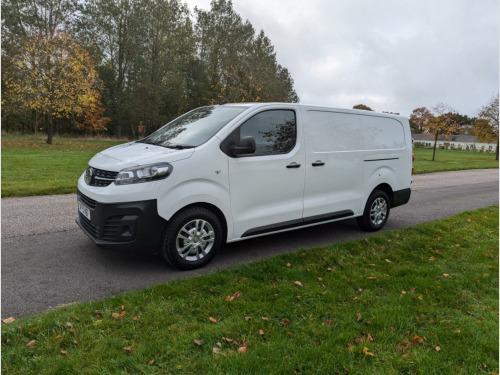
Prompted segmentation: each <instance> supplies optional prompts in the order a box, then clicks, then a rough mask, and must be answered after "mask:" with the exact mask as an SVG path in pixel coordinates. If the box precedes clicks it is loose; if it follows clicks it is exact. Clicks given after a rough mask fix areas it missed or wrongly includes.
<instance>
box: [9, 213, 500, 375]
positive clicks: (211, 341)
mask: <svg viewBox="0 0 500 375" xmlns="http://www.w3.org/2000/svg"><path fill="white" fill-rule="evenodd" d="M166 272H167V271H166ZM498 329H499V325H498V206H494V207H490V208H486V209H482V210H478V211H474V212H467V213H463V214H461V215H458V216H456V217H452V218H449V219H446V220H443V221H439V222H435V223H428V224H424V225H419V226H416V227H413V228H407V229H403V230H398V231H392V232H386V233H383V234H379V235H376V236H372V237H370V238H368V239H365V240H357V241H350V242H344V243H338V244H334V245H331V246H328V247H322V248H316V249H309V250H303V251H299V252H297V253H295V254H286V255H282V256H278V257H274V258H270V259H266V260H263V261H259V262H253V263H248V264H243V265H240V266H238V267H236V268H234V269H231V270H221V271H216V272H214V273H212V274H210V275H205V276H199V277H194V278H191V279H187V280H180V281H176V282H172V283H170V284H163V285H159V286H156V287H153V288H151V289H146V290H141V291H134V292H129V293H125V294H121V295H118V296H116V297H113V298H109V299H106V300H103V301H97V302H91V303H82V304H77V305H73V306H69V307H65V308H61V309H58V310H55V311H50V312H46V313H44V314H41V315H36V316H32V317H28V318H21V319H18V320H16V321H15V322H13V323H10V324H3V325H2V370H3V371H4V373H5V374H139V373H140V374H158V373H165V374H167V373H168V374H204V373H210V374H336V373H338V374H426V375H427V374H493V373H498Z"/></svg>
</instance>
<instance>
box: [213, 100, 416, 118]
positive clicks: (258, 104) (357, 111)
mask: <svg viewBox="0 0 500 375" xmlns="http://www.w3.org/2000/svg"><path fill="white" fill-rule="evenodd" d="M276 104H278V105H279V104H283V105H292V106H298V107H301V108H310V109H316V110H329V111H331V110H334V111H341V112H344V113H353V114H363V115H368V116H378V117H381V116H382V117H392V118H397V119H407V117H405V116H401V115H397V114H393V113H384V112H376V111H366V110H362V109H349V108H337V107H327V106H319V105H310V104H300V103H285V102H253V103H252V102H246V103H226V104H223V105H225V106H238V107H265V106H268V105H276Z"/></svg>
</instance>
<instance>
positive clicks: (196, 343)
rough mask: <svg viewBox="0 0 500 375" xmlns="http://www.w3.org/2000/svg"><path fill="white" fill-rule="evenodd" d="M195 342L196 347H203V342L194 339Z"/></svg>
mask: <svg viewBox="0 0 500 375" xmlns="http://www.w3.org/2000/svg"><path fill="white" fill-rule="evenodd" d="M193 342H194V344H195V345H198V346H201V340H196V339H194V341H193Z"/></svg>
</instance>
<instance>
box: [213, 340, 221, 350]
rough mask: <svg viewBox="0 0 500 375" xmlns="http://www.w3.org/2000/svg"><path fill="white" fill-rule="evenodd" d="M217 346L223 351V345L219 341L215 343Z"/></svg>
mask: <svg viewBox="0 0 500 375" xmlns="http://www.w3.org/2000/svg"><path fill="white" fill-rule="evenodd" d="M215 345H217V347H218V348H221V349H222V344H221V343H220V342H219V341H217V342H216V343H215Z"/></svg>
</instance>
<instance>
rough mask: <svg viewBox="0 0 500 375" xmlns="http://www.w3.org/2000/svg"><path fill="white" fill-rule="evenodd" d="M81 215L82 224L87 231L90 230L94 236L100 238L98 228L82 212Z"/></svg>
mask: <svg viewBox="0 0 500 375" xmlns="http://www.w3.org/2000/svg"><path fill="white" fill-rule="evenodd" d="M79 216H80V224H81V225H82V226H83V227H84V228H85V229H86V230H87V232H89V233H90V234H91V235H92V237H94V238H98V235H99V230H98V228H97V227H96V226H95V225H94V224H92V222H91V221H90V220H89V219H87V218H86V217H85V216H83V215H82V214H81V213H79Z"/></svg>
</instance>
